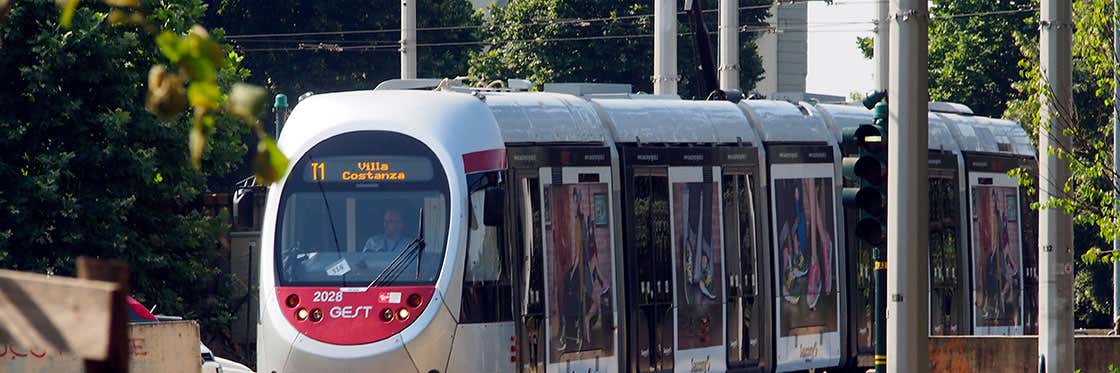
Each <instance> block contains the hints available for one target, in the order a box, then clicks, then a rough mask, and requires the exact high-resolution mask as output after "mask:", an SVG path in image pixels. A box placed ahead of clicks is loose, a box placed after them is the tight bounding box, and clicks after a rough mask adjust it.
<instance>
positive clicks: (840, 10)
mask: <svg viewBox="0 0 1120 373" xmlns="http://www.w3.org/2000/svg"><path fill="white" fill-rule="evenodd" d="M875 3H876V2H875V1H874V0H835V1H833V4H832V5H827V4H825V3H824V2H823V1H813V2H810V3H809V4H808V6H809V21H808V23H809V24H808V32H809V38H808V39H809V42H808V49H809V51H808V52H809V53H808V54H809V55H808V60H809V61H808V62H809V71H808V74H807V76H806V82H805V90H806V91H807V92H809V93H823V94H830V95H837V96H844V97H847V96H848V94H849V93H851V92H861V93H866V92H867V91H870V90H871V89H872V88H873V87H874V84H875V81H874V79H875V76H874V71H875V64H874V63H872V62H871V60H866V59H864V58H863V55H862V54H860V52H859V48H857V47H856V37H857V36H872V35H873V33H872V32H871V31H870V30H871V28H872V27H873V25H872V24H871V23H870V21H871V20H872V19H874V18H875V6H876V4H875ZM855 22H867V23H855Z"/></svg>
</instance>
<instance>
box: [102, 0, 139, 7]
mask: <svg viewBox="0 0 1120 373" xmlns="http://www.w3.org/2000/svg"><path fill="white" fill-rule="evenodd" d="M104 1H105V4H109V6H113V7H117V8H139V7H140V0H104Z"/></svg>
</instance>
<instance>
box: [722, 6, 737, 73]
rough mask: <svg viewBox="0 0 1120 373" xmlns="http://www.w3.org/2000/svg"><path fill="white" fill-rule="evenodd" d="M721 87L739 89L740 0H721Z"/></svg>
mask: <svg viewBox="0 0 1120 373" xmlns="http://www.w3.org/2000/svg"><path fill="white" fill-rule="evenodd" d="M719 88H720V89H725V90H726V89H739V0H719Z"/></svg>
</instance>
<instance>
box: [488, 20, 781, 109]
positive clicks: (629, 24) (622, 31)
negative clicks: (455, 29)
mask: <svg viewBox="0 0 1120 373" xmlns="http://www.w3.org/2000/svg"><path fill="white" fill-rule="evenodd" d="M762 3H764V2H763V1H761V0H758V1H756V0H750V1H743V2H741V5H751V4H762ZM767 4H768V2H767ZM715 5H716V4H715V2H714V1H705V9H709V10H714V9H715ZM486 12H487V13H488V16H487V17H485V18H484V22H483V25H482V29H481V30H480V33H481V37H482V39H483V40H484V41H485V42H486V43H487V44H488V47H487V48H483V49H482V50H481V51H476V52H472V53H471V59H470V74H471V75H472V76H474V77H478V78H481V79H483V80H492V79H507V78H526V79H529V80H531V81H533V82H534V83H538V84H539V83H545V82H602V83H629V84H632V85H633V86H634V89H636V90H640V91H647V92H648V91H650V90H652V87H653V84H652V81H651V80H650V75H651V72H652V69H651V67H652V66H653V37H652V36H651V35H652V32H653V16H652V13H653V9H652V4H651V3H650V2H648V1H637V0H627V1H614V2H608V1H594V0H563V1H561V0H514V1H510V2H509V3H508V4H506V5H505V6H498V5H491V6H490V7H488V8H487V9H486ZM739 14H740V16H739V23H740V24H741V25H759V24H761V23H762V22H763V20H765V18H766V16H767V12H766V11H765V10H754V9H751V10H742V11H740V13H739ZM716 17H717V13H716V12H706V13H705V17H704V18H705V22H706V25H707V28H708V31H709V32H714V31H715V30H716ZM598 18H608V19H606V20H605V21H599V20H589V19H598ZM678 19H679V20H680V21H682V22H681V23H680V24H679V25H678V31H679V32H680V33H681V34H684V35H680V36H678V39H677V48H678V56H679V57H678V61H677V66H678V71H679V74H680V75H681V85H680V92H681V95H682V96H691V95H695V94H696V92H695V89H694V88H693V83H692V81H693V80H695V79H696V78H695V76H696V75H695V72H696V68H697V66H699V58H698V57H697V53H696V52H695V50H696V49H695V46H694V43H693V41H692V40H693V39H692V36H691V35H689V34H688V33H690V32H692V30H691V29H690V27H688V24H687V23H685V22H684V21H686V20H687V18H686V16H684V15H683V14H682V15H679V16H678ZM583 20H588V21H583ZM756 36H757V35H755V34H750V33H747V34H742V35H741V36H740V41H741V45H742V49H741V50H740V55H739V59H740V62H739V63H740V85H741V89H742V90H743V91H744V92H746V91H750V90H752V89H753V88H754V86H755V84H756V83H757V82H758V81H759V80H761V77H762V60H761V57H759V55H758V51H757V48H756V46H755V44H754V42H753V40H754V38H755V37H756ZM716 40H717V39H716V36H715V35H714V34H713V35H712V41H713V56H712V57H713V60H715V61H718V58H717V56H715V55H714V54H715V53H714V52H715V47H714V44H715V41H716ZM716 63H717V64H718V62H716Z"/></svg>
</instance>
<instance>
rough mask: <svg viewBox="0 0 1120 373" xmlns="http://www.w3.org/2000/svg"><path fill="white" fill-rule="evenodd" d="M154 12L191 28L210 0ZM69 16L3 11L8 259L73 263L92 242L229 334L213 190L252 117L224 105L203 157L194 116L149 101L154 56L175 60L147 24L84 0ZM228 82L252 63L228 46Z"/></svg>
mask: <svg viewBox="0 0 1120 373" xmlns="http://www.w3.org/2000/svg"><path fill="white" fill-rule="evenodd" d="M142 9H145V11H146V12H147V13H148V17H149V18H148V19H149V20H151V21H152V22H153V23H157V24H159V25H161V26H162V27H163V28H166V29H168V30H172V31H175V32H177V33H185V32H186V31H187V30H188V28H189V27H190V26H191V25H192V24H193V23H194V21H195V20H197V19H198V16H199V15H200V14H201V12H202V11H203V10H204V9H205V5H203V4H202V3H201V2H200V1H198V0H177V1H161V2H155V1H146V2H144V3H143V8H142ZM70 17H71V19H70V21H71V23H70V27H69V28H65V27H62V26H61V25H60V17H59V10H58V8H57V7H56V6H55V2H54V1H51V0H23V1H19V2H16V3H14V5H13V6H12V8H11V9H10V12H9V13H8V14H7V15H6V18H5V20H4V23H3V24H0V44H2V45H3V49H2V50H3V52H2V53H0V66H4V68H3V69H0V82H3V83H0V84H3V89H0V107H3V108H4V110H0V175H3V179H4V180H5V181H4V182H3V183H0V267H3V268H10V269H16V270H22V271H34V272H43V273H49V274H60V275H73V272H74V258H75V257H77V256H81V255H86V256H93V257H102V258H111V259H120V260H124V261H126V262H128V264H129V266H130V271H131V282H132V284H131V288H132V290H133V295H134V296H135V297H136V298H137V299H139V300H140V301H141V302H143V303H145V304H147V305H149V306H153V305H158V306H159V309H160V310H161V311H160V312H161V313H165V314H177V315H182V316H184V317H187V318H191V319H198V320H199V321H200V324H201V326H202V327H203V332H204V334H208V335H214V334H220V333H221V332H222V331H223V330H225V329H227V328H228V323H229V321H230V319H231V317H232V316H231V315H232V313H231V311H232V309H231V305H230V304H231V302H229V299H228V294H229V292H228V291H227V288H226V285H225V280H224V275H223V274H221V273H218V272H217V271H216V270H215V269H214V268H215V261H216V260H217V248H218V242H219V240H220V238H221V237H222V234H223V231H224V227H225V226H226V225H227V224H226V222H225V220H226V217H225V216H224V215H221V214H219V215H213V214H209V213H207V212H206V211H204V209H203V208H202V206H201V205H202V204H201V203H200V198H201V197H202V196H203V194H204V192H205V191H206V190H207V189H208V186H207V182H208V180H214V179H215V178H218V177H221V176H223V175H224V174H226V173H228V172H230V171H231V170H233V169H234V168H235V167H236V165H237V164H238V163H239V161H240V159H241V155H242V154H243V153H244V152H245V150H246V149H245V146H244V144H243V143H242V142H241V141H240V138H241V137H242V136H243V135H244V134H245V133H246V127H245V126H244V125H243V124H240V123H237V122H236V121H234V120H233V119H232V118H227V117H215V118H213V119H214V121H213V133H212V134H211V136H210V141H209V143H210V146H208V147H207V148H206V150H205V151H203V152H202V153H201V154H200V163H201V166H202V167H193V166H192V165H191V162H190V158H189V155H188V154H189V150H188V141H187V138H188V133H189V132H190V128H191V122H192V121H191V119H190V118H184V117H182V116H178V117H173V118H172V119H171V120H169V121H163V120H160V119H158V118H156V117H155V116H154V115H152V114H150V113H149V112H148V111H147V110H145V106H144V96H145V94H146V93H147V88H146V86H145V81H146V80H147V77H148V75H149V68H150V67H151V66H153V65H155V64H158V63H161V62H164V61H163V60H162V58H161V54H160V50H159V47H158V46H157V45H156V43H155V42H154V40H153V38H152V37H150V36H149V35H148V34H146V32H144V31H140V30H136V29H134V28H130V27H111V25H110V22H109V21H108V20H109V18H110V8H109V7H108V6H106V5H104V4H99V3H91V4H89V5H83V6H81V7H77V8H76V9H75V10H74V11H73V13H72V14H71V16H70ZM221 57H222V61H223V63H222V64H223V66H224V67H223V68H222V69H221V70H220V71H218V73H217V75H216V82H217V83H218V84H219V86H220V87H221V88H223V89H228V88H229V87H231V86H232V83H233V82H234V81H238V80H241V79H243V78H245V77H246V76H247V75H248V72H247V71H246V70H244V69H242V68H240V67H239V66H238V64H239V57H238V56H237V55H235V54H230V53H228V51H222V53H221Z"/></svg>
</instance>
